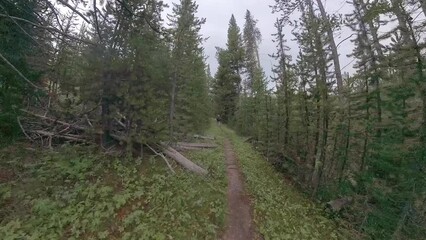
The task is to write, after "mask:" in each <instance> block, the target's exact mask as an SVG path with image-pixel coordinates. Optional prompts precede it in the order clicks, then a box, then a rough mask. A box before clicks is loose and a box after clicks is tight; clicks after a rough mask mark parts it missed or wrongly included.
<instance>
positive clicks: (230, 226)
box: [223, 139, 255, 240]
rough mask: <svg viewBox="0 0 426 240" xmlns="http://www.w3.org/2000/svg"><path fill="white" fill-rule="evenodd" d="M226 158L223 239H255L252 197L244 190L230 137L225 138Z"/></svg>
mask: <svg viewBox="0 0 426 240" xmlns="http://www.w3.org/2000/svg"><path fill="white" fill-rule="evenodd" d="M225 158H226V171H227V176H228V192H227V198H228V216H227V219H226V224H227V225H226V226H227V227H226V232H225V234H224V236H223V240H240V239H241V240H250V239H255V231H254V224H253V220H252V215H251V212H252V211H251V207H250V199H249V197H248V195H247V194H246V192H245V190H244V180H243V177H242V175H241V172H240V169H239V166H238V162H237V159H236V157H235V153H234V151H233V150H232V145H231V143H230V142H229V140H228V139H226V140H225Z"/></svg>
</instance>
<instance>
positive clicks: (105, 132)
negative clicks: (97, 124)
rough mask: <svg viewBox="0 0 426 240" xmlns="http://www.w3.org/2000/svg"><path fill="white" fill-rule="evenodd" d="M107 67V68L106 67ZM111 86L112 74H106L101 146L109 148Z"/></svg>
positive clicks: (103, 80) (102, 104)
mask: <svg viewBox="0 0 426 240" xmlns="http://www.w3.org/2000/svg"><path fill="white" fill-rule="evenodd" d="M105 67H106V66H105ZM110 85H111V73H110V72H105V73H104V75H103V78H102V88H103V93H102V100H101V108H102V112H101V118H102V141H101V145H102V146H103V147H107V146H108V144H109V142H110V140H111V135H110V134H111V117H110V108H109V105H110V88H111V87H110Z"/></svg>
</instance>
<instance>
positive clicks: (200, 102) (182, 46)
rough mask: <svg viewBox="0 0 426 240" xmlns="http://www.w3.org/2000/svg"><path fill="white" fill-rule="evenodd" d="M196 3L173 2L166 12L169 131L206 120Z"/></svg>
mask: <svg viewBox="0 0 426 240" xmlns="http://www.w3.org/2000/svg"><path fill="white" fill-rule="evenodd" d="M197 11H198V5H197V4H196V3H195V2H194V1H192V0H181V1H180V3H179V4H174V7H173V14H172V15H169V19H170V21H171V26H172V35H173V42H172V45H173V47H172V48H173V49H172V59H173V60H172V61H173V67H172V68H173V77H172V93H171V103H170V134H171V138H173V134H174V133H183V134H186V133H190V132H197V131H201V130H203V129H205V128H206V126H207V124H208V116H209V113H208V112H207V111H208V109H209V108H208V107H207V105H208V104H209V102H208V86H207V80H208V79H207V75H206V64H205V62H204V53H203V47H202V46H201V45H202V42H203V37H202V36H201V35H200V29H201V26H202V25H203V24H204V23H205V19H203V18H201V19H200V18H198V17H197V16H196V13H197Z"/></svg>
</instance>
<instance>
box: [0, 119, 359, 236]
mask: <svg viewBox="0 0 426 240" xmlns="http://www.w3.org/2000/svg"><path fill="white" fill-rule="evenodd" d="M206 134H207V135H213V136H215V137H216V140H215V141H216V143H217V144H218V145H219V146H218V148H216V149H212V150H202V151H191V152H185V153H184V154H185V155H186V156H188V158H189V159H191V160H192V161H194V162H195V163H197V164H198V165H200V166H202V167H203V168H205V169H207V170H208V171H209V174H208V176H207V177H200V176H197V175H195V174H192V173H189V172H188V171H185V170H183V169H182V168H181V167H179V166H177V165H176V164H173V168H174V169H175V171H176V174H172V173H171V172H170V171H169V169H168V167H167V166H166V164H165V163H164V161H163V160H162V159H161V158H157V157H151V158H148V159H126V158H123V157H122V156H116V157H114V156H110V155H105V154H100V153H99V152H98V150H96V149H94V148H91V147H79V146H63V147H60V148H57V149H54V150H49V151H47V150H42V149H38V148H36V147H34V146H28V145H25V144H16V145H13V146H10V147H7V148H5V149H2V150H0V239H5V240H7V239H18V238H19V239H220V238H222V239H224V240H228V239H354V237H353V236H351V235H349V234H348V231H346V230H345V227H342V224H340V223H337V222H335V221H334V220H331V219H329V218H327V217H326V216H325V215H324V213H323V211H322V209H321V208H320V207H318V205H317V204H315V203H313V202H312V201H310V200H309V199H308V198H307V197H306V196H305V195H303V194H302V193H300V192H299V191H298V190H297V189H294V188H293V187H292V186H290V185H289V184H287V183H285V182H284V181H283V176H282V174H280V173H277V172H276V171H275V170H274V169H273V167H272V166H271V165H270V164H269V163H268V162H267V161H266V160H265V159H264V158H263V157H262V156H261V155H260V154H259V153H257V152H256V150H254V149H253V148H252V147H251V145H250V144H248V143H245V142H244V140H243V139H242V138H240V137H238V136H237V135H236V134H235V133H234V132H233V131H231V130H229V129H227V128H226V127H225V126H220V127H219V126H217V125H215V124H212V127H211V129H210V130H209V131H208V132H207V133H206Z"/></svg>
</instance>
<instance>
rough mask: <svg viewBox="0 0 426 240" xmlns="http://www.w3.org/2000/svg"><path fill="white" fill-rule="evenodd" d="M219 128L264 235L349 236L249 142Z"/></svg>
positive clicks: (268, 236) (267, 237) (347, 237)
mask: <svg viewBox="0 0 426 240" xmlns="http://www.w3.org/2000/svg"><path fill="white" fill-rule="evenodd" d="M223 129H224V131H225V133H226V135H227V136H228V137H229V138H230V139H231V140H232V142H233V147H234V150H235V152H236V154H237V156H238V158H239V162H240V166H241V168H242V172H243V174H244V176H245V179H246V187H247V189H248V191H249V194H250V195H251V197H252V203H253V207H254V221H255V224H256V225H257V230H258V231H259V233H260V234H261V235H262V236H263V237H264V239H266V240H267V239H292V240H294V239H304V240H305V239H324V240H325V239H327V240H328V239H353V238H352V236H349V235H348V234H347V233H346V232H343V231H341V230H340V228H341V226H339V224H337V223H336V222H334V221H332V220H330V219H328V218H326V217H325V216H324V214H323V212H322V210H321V209H320V208H319V207H318V206H316V205H315V204H314V203H313V202H311V201H310V200H309V199H308V198H307V197H306V196H304V195H303V194H301V193H300V192H298V191H297V190H296V189H294V188H293V187H292V186H289V185H288V184H286V183H285V182H284V181H283V176H282V175H281V174H280V173H278V172H276V171H275V170H274V169H273V167H272V166H271V165H270V164H269V163H268V162H267V161H266V160H265V159H264V158H263V157H262V156H261V155H260V154H259V153H257V152H256V151H255V150H254V149H253V148H252V147H251V145H250V144H248V143H245V142H244V141H243V140H242V138H240V137H238V136H237V135H236V134H235V133H234V132H233V131H231V130H228V129H226V128H223Z"/></svg>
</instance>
